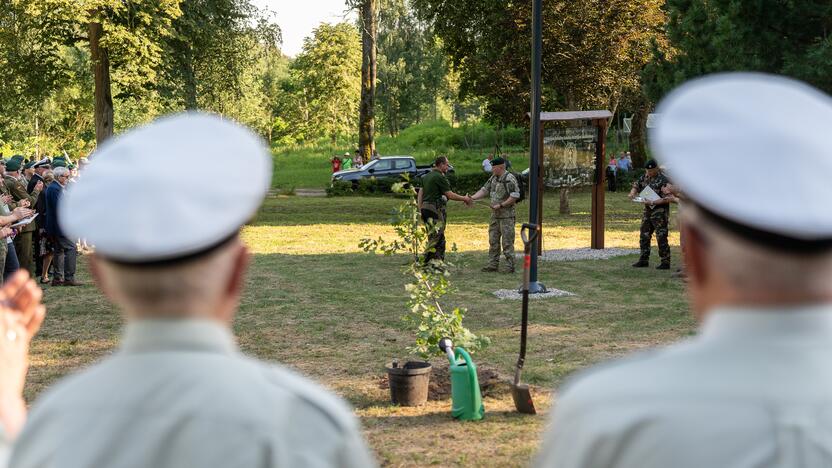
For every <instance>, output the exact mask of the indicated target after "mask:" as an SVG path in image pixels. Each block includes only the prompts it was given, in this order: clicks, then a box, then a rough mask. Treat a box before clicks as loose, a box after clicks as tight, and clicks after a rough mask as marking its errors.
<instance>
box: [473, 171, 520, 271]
mask: <svg viewBox="0 0 832 468" xmlns="http://www.w3.org/2000/svg"><path fill="white" fill-rule="evenodd" d="M491 172H492V175H491V178H490V179H488V182H486V183H485V185H483V186H482V188H481V189H479V190H478V191H477V193H475V194H474V195H473V196H471V198H472V199H473V200H478V199H480V198H485V196H486V195H487V196H489V197H490V202H489V205H490V206H491V221H490V223H489V224H488V265H487V266H486V267H485V268H483V269H482V271H497V268H498V266H499V264H500V248H501V247H502V251H503V256H505V258H506V266H507V268H506V273H514V219H515V215H514V204H515V203H517V200H519V199H520V184H518V183H517V179H516V178H515V177H514V175H512V174H511V173H510V172H508V171H507V170H506V162H505V160H504V159H503V158H494V159H493V160H492V161H491Z"/></svg>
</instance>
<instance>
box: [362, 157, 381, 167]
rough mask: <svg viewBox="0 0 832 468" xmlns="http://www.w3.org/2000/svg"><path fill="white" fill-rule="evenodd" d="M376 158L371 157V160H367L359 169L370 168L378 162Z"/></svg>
mask: <svg viewBox="0 0 832 468" xmlns="http://www.w3.org/2000/svg"><path fill="white" fill-rule="evenodd" d="M378 161H379V160H378V159H373V160H372V161H370V162H368V163H367V164H365V165H363V166H361V169H370V168H371V167H373V166H375V165H376V164H377V163H378Z"/></svg>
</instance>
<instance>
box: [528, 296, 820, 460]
mask: <svg viewBox="0 0 832 468" xmlns="http://www.w3.org/2000/svg"><path fill="white" fill-rule="evenodd" d="M552 423H553V424H552V427H551V428H550V429H549V431H548V433H547V434H546V436H545V438H544V440H543V444H542V449H541V452H540V454H539V456H538V459H537V460H536V463H535V464H536V466H546V467H564V468H565V467H569V468H578V467H592V468H606V467H616V468H711V467H713V468H718V467H732V468H752V467H753V468H763V467H783V468H786V467H788V468H800V467H812V468H814V467H827V466H832V305H824V306H814V307H802V308H793V309H788V310H784V309H779V310H774V309H771V310H753V309H720V310H715V311H713V312H712V313H711V314H710V315H709V316H708V318H707V319H706V321H705V323H704V325H703V327H702V330H701V333H700V334H699V335H698V336H697V337H695V338H693V339H691V340H689V341H686V342H682V343H680V344H676V345H674V346H670V347H668V348H665V349H663V350H659V351H654V352H649V353H642V354H641V355H639V356H637V357H635V358H630V359H625V360H623V361H621V362H619V363H617V364H613V365H607V366H600V367H599V368H598V369H596V370H591V371H589V372H588V373H586V374H585V375H584V376H582V377H580V378H578V379H577V380H576V381H575V382H574V384H572V385H570V386H569V387H568V388H567V390H566V391H565V392H564V393H563V395H562V397H561V398H560V400H559V401H558V403H557V408H556V410H555V413H554V418H553V421H552Z"/></svg>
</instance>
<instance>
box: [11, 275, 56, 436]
mask: <svg viewBox="0 0 832 468" xmlns="http://www.w3.org/2000/svg"><path fill="white" fill-rule="evenodd" d="M42 296H43V293H42V292H41V290H40V288H38V287H37V285H35V282H34V281H32V280H31V279H30V278H29V275H28V274H26V273H25V272H24V271H22V270H21V271H18V272H17V273H15V274H14V275H12V276H11V277H10V278H9V279H8V280H7V281H6V283H5V284H4V285H3V287H2V288H0V424H2V425H3V429H5V431H6V434H8V435H10V436H11V437H14V436H15V435H17V433H18V432H19V431H20V429H21V428H22V427H23V423H24V422H25V421H26V404H25V403H24V401H23V385H24V383H25V382H26V371H27V370H28V367H29V343H30V342H31V341H32V337H33V336H35V333H37V331H38V329H39V328H40V325H41V324H42V323H43V318H44V317H45V316H46V309H45V308H44V306H43V304H41V298H42Z"/></svg>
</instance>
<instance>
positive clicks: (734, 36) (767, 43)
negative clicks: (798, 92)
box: [645, 0, 832, 100]
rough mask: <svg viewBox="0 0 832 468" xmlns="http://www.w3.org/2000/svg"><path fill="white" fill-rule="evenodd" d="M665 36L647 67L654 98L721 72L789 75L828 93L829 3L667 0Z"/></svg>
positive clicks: (831, 73) (831, 76) (831, 80)
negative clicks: (669, 45)
mask: <svg viewBox="0 0 832 468" xmlns="http://www.w3.org/2000/svg"><path fill="white" fill-rule="evenodd" d="M666 9H667V11H668V23H667V36H668V39H669V41H670V44H671V45H672V48H670V49H669V50H668V49H667V48H666V47H657V48H656V50H655V60H654V61H653V63H651V64H650V65H649V66H648V67H647V69H646V70H645V79H646V84H647V87H646V88H647V90H648V92H649V94H650V96H651V97H652V98H653V99H654V100H658V99H660V98H661V96H662V95H664V94H665V93H666V92H667V91H669V90H670V89H672V88H673V87H675V86H677V85H678V84H680V83H682V82H684V81H686V80H688V79H690V78H693V77H696V76H700V75H704V74H708V73H714V72H721V71H762V72H768V73H777V74H784V75H789V76H793V77H796V78H799V79H802V80H805V81H808V82H809V83H812V84H814V85H816V86H818V87H820V88H821V89H824V90H826V91H827V92H832V3H830V2H827V1H819V0H793V1H789V2H761V1H758V0H667V5H666Z"/></svg>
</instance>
